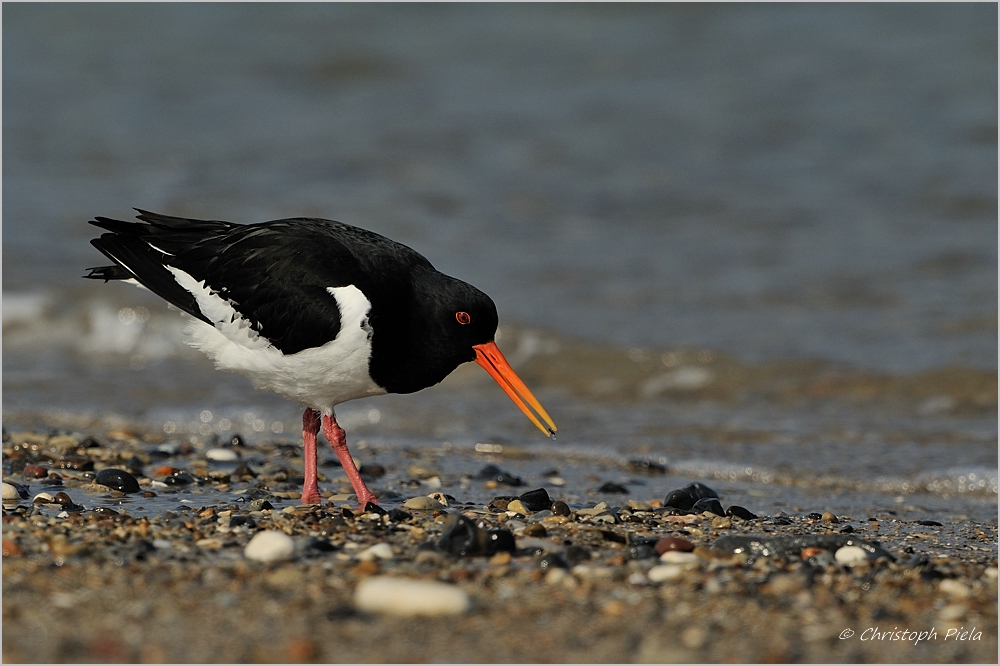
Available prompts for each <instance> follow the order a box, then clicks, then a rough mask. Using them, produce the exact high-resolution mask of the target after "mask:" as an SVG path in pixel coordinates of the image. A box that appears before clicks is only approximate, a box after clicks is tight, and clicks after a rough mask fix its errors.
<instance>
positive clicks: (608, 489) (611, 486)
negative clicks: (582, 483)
mask: <svg viewBox="0 0 1000 666" xmlns="http://www.w3.org/2000/svg"><path fill="white" fill-rule="evenodd" d="M597 492H599V493H621V494H623V495H624V494H628V488H626V487H625V486H622V485H619V484H617V483H611V482H610V481H608V482H607V483H605V484H604V485H603V486H601V487H600V488H598V489H597Z"/></svg>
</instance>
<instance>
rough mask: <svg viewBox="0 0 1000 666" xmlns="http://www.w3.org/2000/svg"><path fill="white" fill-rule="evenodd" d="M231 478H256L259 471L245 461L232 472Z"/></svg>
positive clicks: (238, 479) (240, 479) (239, 479)
mask: <svg viewBox="0 0 1000 666" xmlns="http://www.w3.org/2000/svg"><path fill="white" fill-rule="evenodd" d="M229 476H230V478H233V479H236V480H237V481H243V480H245V479H247V478H251V479H256V478H257V472H255V471H253V470H252V469H250V465H248V464H247V463H243V464H241V465H240V466H238V467H237V468H236V469H234V470H233V472H232V474H230V475H229Z"/></svg>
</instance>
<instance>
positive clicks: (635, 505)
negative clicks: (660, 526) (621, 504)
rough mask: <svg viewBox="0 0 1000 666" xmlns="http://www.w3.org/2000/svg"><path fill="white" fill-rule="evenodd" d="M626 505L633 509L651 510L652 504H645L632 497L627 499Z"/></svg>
mask: <svg viewBox="0 0 1000 666" xmlns="http://www.w3.org/2000/svg"><path fill="white" fill-rule="evenodd" d="M626 506H628V508H630V509H632V510H633V511H652V510H653V507H652V505H650V504H647V503H645V502H640V501H639V500H634V499H631V500H629V501H628V502H627V503H626Z"/></svg>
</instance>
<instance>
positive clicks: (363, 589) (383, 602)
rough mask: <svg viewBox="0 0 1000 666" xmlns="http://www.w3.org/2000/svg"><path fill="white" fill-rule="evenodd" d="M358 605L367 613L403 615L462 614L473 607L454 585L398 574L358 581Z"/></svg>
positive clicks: (355, 596) (467, 596)
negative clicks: (409, 577)
mask: <svg viewBox="0 0 1000 666" xmlns="http://www.w3.org/2000/svg"><path fill="white" fill-rule="evenodd" d="M354 605H355V607H356V608H357V609H358V610H360V611H362V612H366V613H387V614H389V615H396V616H399V617H412V616H417V615H425V616H435V615H460V614H462V613H465V612H466V611H468V610H469V608H470V606H471V602H470V600H469V595H468V594H466V593H465V591H463V590H462V589H460V588H458V587H455V586H454V585H448V584H446V583H440V582H437V581H429V580H413V579H408V578H399V577H395V576H376V577H372V578H368V579H365V580H363V581H361V583H359V584H358V588H357V590H355V593H354Z"/></svg>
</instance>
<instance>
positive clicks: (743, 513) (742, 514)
mask: <svg viewBox="0 0 1000 666" xmlns="http://www.w3.org/2000/svg"><path fill="white" fill-rule="evenodd" d="M726 515H727V516H731V517H733V518H739V519H740V520H757V514H755V513H753V512H751V511H749V510H748V509H744V508H743V507H742V506H739V505H737V504H734V505H732V506H731V507H729V508H728V509H726Z"/></svg>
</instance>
